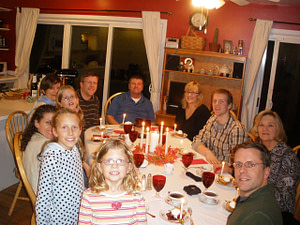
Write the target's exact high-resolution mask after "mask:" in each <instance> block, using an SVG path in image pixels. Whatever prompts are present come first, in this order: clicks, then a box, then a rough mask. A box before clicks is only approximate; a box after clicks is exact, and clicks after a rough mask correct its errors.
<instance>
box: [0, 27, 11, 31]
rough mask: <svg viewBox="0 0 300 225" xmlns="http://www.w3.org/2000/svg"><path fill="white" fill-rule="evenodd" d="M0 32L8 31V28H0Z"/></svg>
mask: <svg viewBox="0 0 300 225" xmlns="http://www.w3.org/2000/svg"><path fill="white" fill-rule="evenodd" d="M0 30H4V31H10V29H9V28H3V27H0Z"/></svg>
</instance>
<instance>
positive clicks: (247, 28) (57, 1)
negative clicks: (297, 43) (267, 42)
mask: <svg viewBox="0 0 300 225" xmlns="http://www.w3.org/2000/svg"><path fill="white" fill-rule="evenodd" d="M0 1H2V2H3V3H0V5H1V6H2V7H9V8H12V9H13V11H12V12H9V13H7V12H6V13H0V19H3V20H7V21H8V22H9V24H10V25H11V28H12V30H11V31H10V32H8V33H6V34H5V35H6V36H7V39H8V41H7V43H8V44H9V46H10V51H9V52H3V51H0V60H1V61H8V68H9V69H10V70H14V69H15V65H14V56H15V47H14V46H15V15H16V8H15V7H16V6H19V7H36V8H60V9H67V8H72V9H116V10H147V11H167V12H172V13H173V15H170V16H167V15H165V14H162V16H161V18H163V19H167V20H168V28H167V37H181V36H182V35H184V34H185V33H186V30H187V28H188V22H189V16H190V14H191V13H192V12H194V11H195V10H196V8H194V7H193V6H192V5H191V0H178V1H176V0H163V1H162V0H151V1H149V0H138V1H137V0H84V1H82V0H43V1H40V0H9V1H6V2H4V0H0ZM41 12H42V13H46V12H47V13H69V12H62V11H60V12H57V11H45V10H42V11H41ZM81 14H92V13H87V12H82V13H81ZM97 15H107V16H132V17H140V16H141V15H140V14H139V13H109V12H106V13H101V14H97ZM250 17H253V18H259V19H265V20H274V21H286V22H296V23H300V6H288V5H285V6H278V5H269V4H253V3H251V4H249V5H247V6H243V7H241V6H237V5H236V4H234V3H232V2H229V1H227V2H226V4H225V5H224V6H223V7H221V8H220V9H217V10H210V11H209V26H208V32H207V34H206V35H204V34H203V32H198V34H199V35H200V36H203V37H205V38H207V43H208V42H211V41H212V38H213V34H214V30H215V28H216V27H218V28H219V40H218V42H219V43H220V44H222V46H223V40H232V41H233V45H234V46H236V45H237V42H238V40H244V54H248V51H249V46H250V42H251V38H252V33H253V30H254V26H255V22H250V21H249V20H248V18H250ZM273 28H282V29H291V30H300V26H296V25H284V24H274V25H273ZM0 35H4V34H3V32H2V33H0ZM207 46H208V44H207ZM206 50H208V47H206Z"/></svg>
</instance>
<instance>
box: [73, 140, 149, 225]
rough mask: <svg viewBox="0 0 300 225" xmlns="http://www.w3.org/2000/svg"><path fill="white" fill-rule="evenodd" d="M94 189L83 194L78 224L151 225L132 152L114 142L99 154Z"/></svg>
mask: <svg viewBox="0 0 300 225" xmlns="http://www.w3.org/2000/svg"><path fill="white" fill-rule="evenodd" d="M89 184H90V188H89V189H87V190H85V191H84V192H83V196H82V199H81V206H80V212H79V223H78V224H99V225H100V224H105V225H114V224H119V225H122V224H126V225H130V224H135V225H137V224H138V225H140V224H147V219H146V210H145V203H144V198H143V196H142V195H141V193H140V192H138V191H137V181H136V179H135V171H134V167H133V156H132V152H131V151H130V150H129V149H128V147H127V146H126V144H125V143H123V142H122V141H119V140H110V141H108V142H107V143H105V144H103V145H102V146H101V148H100V149H99V151H98V152H97V155H96V159H95V161H94V163H93V165H92V169H91V177H90V181H89Z"/></svg>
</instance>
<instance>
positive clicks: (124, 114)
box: [122, 113, 126, 124]
mask: <svg viewBox="0 0 300 225" xmlns="http://www.w3.org/2000/svg"><path fill="white" fill-rule="evenodd" d="M125 118H126V113H123V121H122V124H124V123H125Z"/></svg>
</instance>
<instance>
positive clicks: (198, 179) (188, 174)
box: [185, 172, 202, 182]
mask: <svg viewBox="0 0 300 225" xmlns="http://www.w3.org/2000/svg"><path fill="white" fill-rule="evenodd" d="M185 175H187V176H188V177H190V178H192V179H193V180H194V181H197V182H201V181H202V178H201V177H198V176H196V175H194V174H193V173H191V172H186V173H185Z"/></svg>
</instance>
